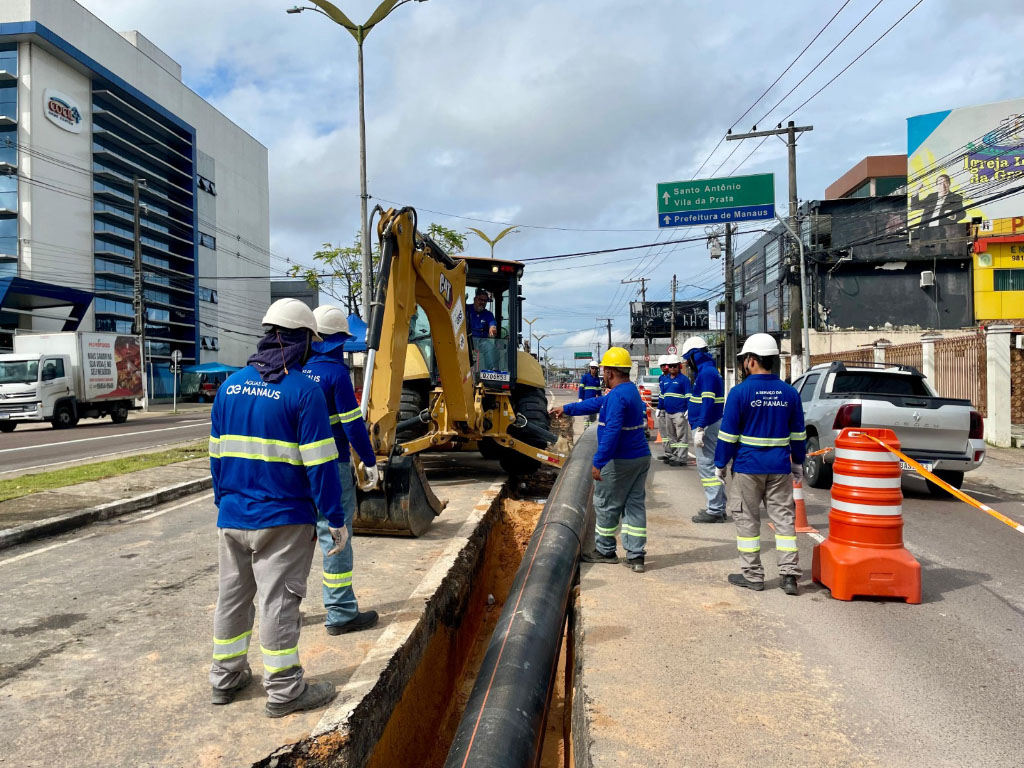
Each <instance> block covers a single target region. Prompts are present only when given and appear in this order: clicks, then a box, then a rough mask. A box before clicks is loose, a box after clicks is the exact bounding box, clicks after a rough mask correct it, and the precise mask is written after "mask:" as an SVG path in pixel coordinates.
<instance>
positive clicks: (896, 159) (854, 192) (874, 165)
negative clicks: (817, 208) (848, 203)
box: [825, 155, 907, 200]
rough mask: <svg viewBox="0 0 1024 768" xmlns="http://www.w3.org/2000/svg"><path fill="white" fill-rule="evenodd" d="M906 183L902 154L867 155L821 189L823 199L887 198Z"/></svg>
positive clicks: (903, 156)
mask: <svg viewBox="0 0 1024 768" xmlns="http://www.w3.org/2000/svg"><path fill="white" fill-rule="evenodd" d="M906 184H907V156H906V155H869V156H868V157H865V158H864V159H863V160H861V161H860V162H859V163H857V164H856V165H855V166H853V168H851V169H850V170H848V171H847V172H846V173H844V174H843V175H842V176H840V177H839V178H838V179H836V181H834V182H832V183H831V184H829V185H828V187H826V189H825V199H826V200H837V199H839V198H846V197H887V196H888V195H894V194H897V193H898V192H900V191H901V190H902V189H903V187H905V186H906Z"/></svg>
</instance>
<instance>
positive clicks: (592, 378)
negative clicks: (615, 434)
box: [576, 362, 601, 429]
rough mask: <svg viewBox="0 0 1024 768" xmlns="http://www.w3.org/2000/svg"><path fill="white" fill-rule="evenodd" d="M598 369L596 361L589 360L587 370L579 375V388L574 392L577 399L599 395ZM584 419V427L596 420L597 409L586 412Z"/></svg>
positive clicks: (586, 398) (588, 398)
mask: <svg viewBox="0 0 1024 768" xmlns="http://www.w3.org/2000/svg"><path fill="white" fill-rule="evenodd" d="M598 370H599V369H598V366H597V363H594V362H591V363H590V368H589V369H588V370H587V372H586V373H584V374H583V375H582V376H580V388H579V389H578V390H577V392H576V395H577V397H576V399H577V400H581V401H582V400H590V399H591V398H593V397H600V396H601V379H599V378H598V377H597V374H598ZM585 421H586V424H585V425H584V429H585V428H586V427H587V426H588V425H590V424H593V423H594V422H595V421H597V411H592V412H588V414H587V417H586V420H585Z"/></svg>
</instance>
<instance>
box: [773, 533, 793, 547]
mask: <svg viewBox="0 0 1024 768" xmlns="http://www.w3.org/2000/svg"><path fill="white" fill-rule="evenodd" d="M775 549H777V550H778V551H779V552H796V551H797V546H796V536H782V535H780V534H778V533H776V534H775Z"/></svg>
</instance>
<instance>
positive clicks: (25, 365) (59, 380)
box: [0, 353, 77, 432]
mask: <svg viewBox="0 0 1024 768" xmlns="http://www.w3.org/2000/svg"><path fill="white" fill-rule="evenodd" d="M74 399H75V397H74V388H73V383H72V379H71V360H70V358H69V357H68V356H67V355H47V354H28V353H25V354H5V355H3V356H0V432H12V431H14V429H15V428H16V427H17V425H18V424H19V423H23V422H39V421H50V422H53V421H54V419H55V418H56V419H57V420H58V421H60V422H62V423H61V424H60V425H59V426H73V423H74V421H75V420H77V417H76V415H75V414H76V411H75V404H74Z"/></svg>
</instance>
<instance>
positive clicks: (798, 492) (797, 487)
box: [793, 481, 818, 533]
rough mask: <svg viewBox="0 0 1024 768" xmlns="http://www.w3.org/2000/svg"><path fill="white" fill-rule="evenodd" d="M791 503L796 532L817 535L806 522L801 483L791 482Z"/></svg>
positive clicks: (815, 529)
mask: <svg viewBox="0 0 1024 768" xmlns="http://www.w3.org/2000/svg"><path fill="white" fill-rule="evenodd" d="M793 503H794V504H795V505H796V532H797V533H817V532H818V529H817V528H814V527H812V526H811V524H810V523H808V522H807V505H806V504H804V486H803V483H798V482H796V481H794V482H793Z"/></svg>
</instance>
